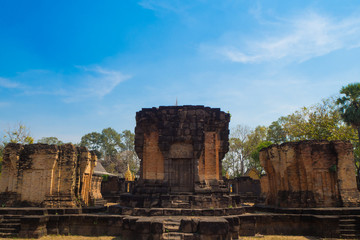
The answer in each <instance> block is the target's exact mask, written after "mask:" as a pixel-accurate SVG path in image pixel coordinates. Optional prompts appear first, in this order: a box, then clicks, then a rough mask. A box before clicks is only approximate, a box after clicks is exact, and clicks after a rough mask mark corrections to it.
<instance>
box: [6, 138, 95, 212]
mask: <svg viewBox="0 0 360 240" xmlns="http://www.w3.org/2000/svg"><path fill="white" fill-rule="evenodd" d="M96 160H97V159H96V155H95V154H94V153H93V152H89V151H88V150H87V149H86V148H85V147H75V146H73V145H72V144H65V145H62V146H57V145H47V144H30V145H21V144H15V143H10V144H8V145H7V146H6V147H5V149H4V159H3V169H2V173H1V178H0V200H1V201H2V203H3V204H6V205H19V204H20V205H30V206H44V207H75V206H79V205H81V204H82V205H86V206H87V205H89V204H90V202H91V199H90V192H91V183H92V175H93V171H94V167H95V164H96Z"/></svg>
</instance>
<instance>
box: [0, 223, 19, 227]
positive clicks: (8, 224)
mask: <svg viewBox="0 0 360 240" xmlns="http://www.w3.org/2000/svg"><path fill="white" fill-rule="evenodd" d="M20 225H21V223H0V228H19V227H20Z"/></svg>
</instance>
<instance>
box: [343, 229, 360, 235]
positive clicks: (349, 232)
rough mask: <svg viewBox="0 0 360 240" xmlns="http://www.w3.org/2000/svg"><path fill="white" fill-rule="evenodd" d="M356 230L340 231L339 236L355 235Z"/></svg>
mask: <svg viewBox="0 0 360 240" xmlns="http://www.w3.org/2000/svg"><path fill="white" fill-rule="evenodd" d="M356 233H357V230H356V229H340V234H356Z"/></svg>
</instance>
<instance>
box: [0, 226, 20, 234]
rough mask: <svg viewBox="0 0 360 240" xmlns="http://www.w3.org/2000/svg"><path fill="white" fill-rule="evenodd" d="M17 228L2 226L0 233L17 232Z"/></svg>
mask: <svg viewBox="0 0 360 240" xmlns="http://www.w3.org/2000/svg"><path fill="white" fill-rule="evenodd" d="M18 232H19V228H2V227H0V233H18Z"/></svg>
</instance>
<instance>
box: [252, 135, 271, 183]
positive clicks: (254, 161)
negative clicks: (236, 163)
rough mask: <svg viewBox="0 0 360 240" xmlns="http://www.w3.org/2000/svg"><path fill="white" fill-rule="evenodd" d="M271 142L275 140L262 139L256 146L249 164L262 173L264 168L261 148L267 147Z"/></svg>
mask: <svg viewBox="0 0 360 240" xmlns="http://www.w3.org/2000/svg"><path fill="white" fill-rule="evenodd" d="M271 144H273V142H271V141H262V142H260V143H259V144H258V145H257V146H256V148H255V150H254V151H253V152H252V153H251V161H249V166H248V167H249V168H255V169H256V170H258V172H259V173H260V174H261V173H262V172H263V168H262V166H261V164H260V158H259V153H260V151H261V149H263V148H267V147H269V146H270V145H271ZM259 177H260V176H259Z"/></svg>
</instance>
